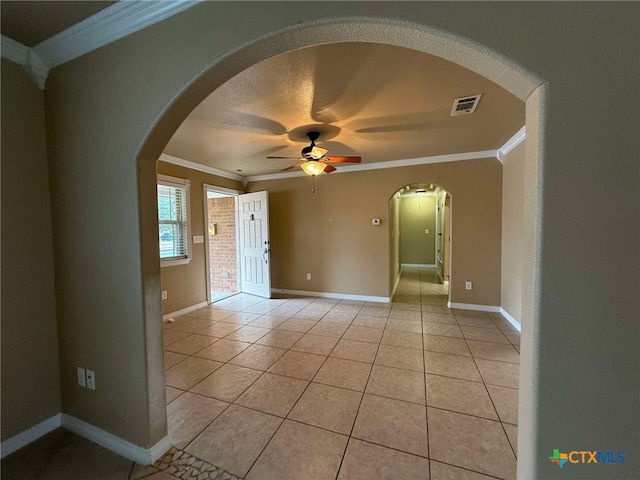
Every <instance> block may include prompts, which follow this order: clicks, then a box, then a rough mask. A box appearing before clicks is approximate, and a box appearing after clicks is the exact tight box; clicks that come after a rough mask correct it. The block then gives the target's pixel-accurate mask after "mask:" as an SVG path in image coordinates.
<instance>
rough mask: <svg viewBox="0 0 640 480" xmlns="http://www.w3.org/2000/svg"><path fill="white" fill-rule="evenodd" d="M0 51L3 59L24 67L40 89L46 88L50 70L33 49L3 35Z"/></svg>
mask: <svg viewBox="0 0 640 480" xmlns="http://www.w3.org/2000/svg"><path fill="white" fill-rule="evenodd" d="M0 50H1V51H2V57H3V58H6V59H7V60H11V61H12V62H15V63H18V64H20V65H22V67H23V68H24V69H25V70H26V72H27V73H28V74H29V76H31V78H32V79H33V81H34V82H36V83H37V84H38V87H40V89H43V88H44V83H45V82H46V81H47V76H48V75H49V68H47V66H46V65H45V64H44V63H42V60H41V59H40V57H38V54H36V53H35V52H34V51H33V49H31V48H29V47H26V46H24V45H23V44H21V43H20V42H16V41H15V40H13V39H12V38H9V37H5V36H4V35H2V43H1V45H0Z"/></svg>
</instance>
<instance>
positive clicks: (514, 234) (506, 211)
mask: <svg viewBox="0 0 640 480" xmlns="http://www.w3.org/2000/svg"><path fill="white" fill-rule="evenodd" d="M524 154H525V142H522V143H521V144H520V145H518V146H517V147H516V148H514V149H513V150H512V151H511V152H509V153H508V154H507V155H506V157H505V158H504V161H503V163H504V166H503V169H502V287H501V292H502V304H501V306H502V308H504V309H505V310H506V311H507V312H508V313H509V314H510V315H511V316H512V317H513V318H515V319H516V320H517V321H519V322H521V321H522V320H521V319H522V278H523V264H522V258H523V244H522V240H523V226H524V225H523V222H524Z"/></svg>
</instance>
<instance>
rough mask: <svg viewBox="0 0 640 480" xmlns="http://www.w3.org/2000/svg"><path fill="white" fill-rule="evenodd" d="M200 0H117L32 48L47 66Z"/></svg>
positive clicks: (113, 40)
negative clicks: (140, 0) (126, 0)
mask: <svg viewBox="0 0 640 480" xmlns="http://www.w3.org/2000/svg"><path fill="white" fill-rule="evenodd" d="M198 3H200V0H176V1H166V0H149V1H144V2H116V3H114V4H113V5H111V6H110V7H107V8H105V9H104V10H101V11H99V12H98V13H96V14H95V15H92V16H90V17H89V18H86V19H85V20H83V21H81V22H79V23H76V24H75V25H72V26H71V27H69V28H67V29H66V30H64V31H62V32H60V33H58V34H57V35H54V36H53V37H51V38H48V39H47V40H45V41H44V42H41V43H39V44H38V45H36V46H35V47H33V49H34V50H35V52H36V53H37V54H38V56H39V57H40V58H42V60H43V62H44V63H45V65H47V66H48V67H49V68H53V67H57V66H58V65H62V64H63V63H66V62H68V61H70V60H73V59H74V58H78V57H80V56H81V55H84V54H85V53H89V52H91V51H93V50H96V49H98V48H100V47H103V46H105V45H108V44H109V43H111V42H115V41H116V40H119V39H121V38H123V37H126V36H127V35H131V34H132V33H135V32H137V31H138V30H142V29H143V28H146V27H148V26H150V25H153V24H154V23H157V22H160V21H162V20H164V19H166V18H169V17H171V16H172V15H175V14H177V13H180V12H182V11H183V10H186V9H188V8H191V7H193V6H194V5H197V4H198Z"/></svg>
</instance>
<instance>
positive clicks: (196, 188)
mask: <svg viewBox="0 0 640 480" xmlns="http://www.w3.org/2000/svg"><path fill="white" fill-rule="evenodd" d="M158 173H162V174H164V175H171V176H173V177H178V178H186V179H188V180H189V181H190V182H191V186H190V190H189V193H190V198H189V215H190V216H191V218H190V222H191V232H190V237H191V238H189V248H190V249H191V252H192V257H191V262H190V263H188V264H186V265H173V266H170V267H162V269H161V272H162V290H166V291H167V299H166V300H164V301H163V302H162V311H163V313H164V314H165V315H166V314H168V313H172V312H175V311H178V310H181V309H183V308H187V307H190V306H192V305H196V304H198V303H201V302H205V301H206V300H207V262H206V257H205V255H206V254H205V248H206V245H207V244H206V242H205V243H197V244H194V243H193V236H194V235H205V239H206V231H205V222H204V193H203V188H204V184H207V185H215V186H218V187H225V188H231V189H234V190H242V183H240V182H238V181H236V180H230V179H228V178H223V177H218V176H215V175H211V174H209V173H204V172H199V171H197V170H192V169H190V168H185V167H181V166H179V165H173V164H170V163H167V162H162V161H159V162H158Z"/></svg>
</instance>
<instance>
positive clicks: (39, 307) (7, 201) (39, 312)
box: [1, 59, 61, 441]
mask: <svg viewBox="0 0 640 480" xmlns="http://www.w3.org/2000/svg"><path fill="white" fill-rule="evenodd" d="M1 97H2V231H3V235H2V440H3V441H4V440H6V439H7V438H11V437H13V436H14V435H16V434H18V433H20V432H22V431H23V430H26V429H28V428H30V427H32V426H34V425H36V424H38V423H40V422H42V421H43V420H46V419H47V418H49V417H51V416H52V415H55V414H57V413H59V412H60V408H61V406H60V373H59V370H58V334H57V326H56V303H55V284H54V275H53V244H52V240H51V206H50V198H49V174H48V166H47V149H46V148H47V147H46V142H45V126H44V125H45V122H44V95H43V92H42V91H41V90H39V89H38V87H37V86H36V85H35V83H33V81H32V80H31V78H29V76H28V75H27V74H26V73H25V72H24V70H23V69H22V68H21V67H20V66H19V65H17V64H15V63H13V62H10V61H8V60H5V59H2V94H1Z"/></svg>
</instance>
